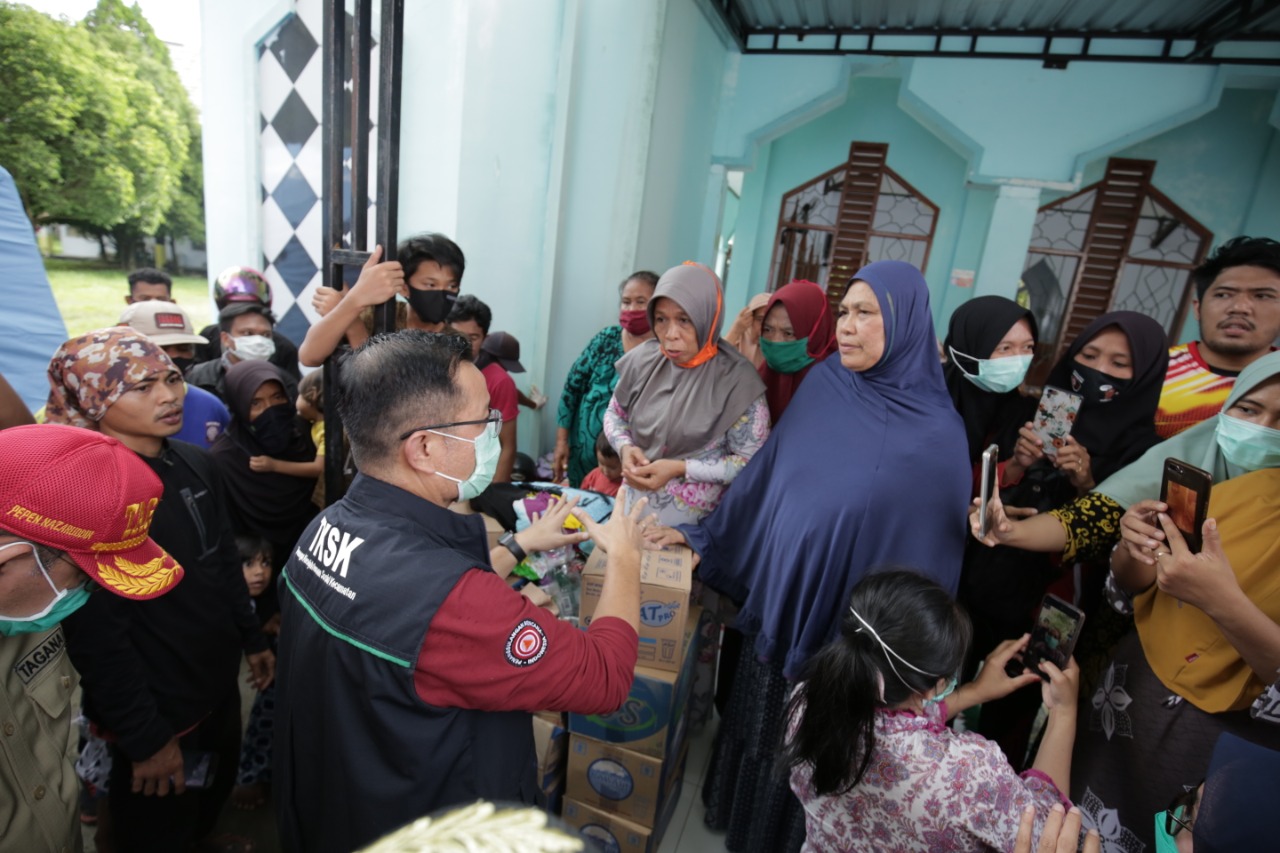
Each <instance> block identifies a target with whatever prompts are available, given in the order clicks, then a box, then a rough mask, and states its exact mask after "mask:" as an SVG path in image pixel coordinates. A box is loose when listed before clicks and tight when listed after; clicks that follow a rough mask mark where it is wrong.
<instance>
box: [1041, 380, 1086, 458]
mask: <svg viewBox="0 0 1280 853" xmlns="http://www.w3.org/2000/svg"><path fill="white" fill-rule="evenodd" d="M1083 402H1084V398H1083V397H1081V396H1080V395H1079V394H1072V393H1071V392H1070V391H1064V390H1063V389H1061V388H1055V387H1054V386H1052V385H1046V386H1044V393H1043V394H1041V395H1040V404H1039V405H1038V406H1036V414H1035V417H1034V418H1032V420H1031V431H1032V432H1034V433H1035V434H1036V436H1037V437H1038V438H1039V439H1040V440H1041V441H1043V442H1044V455H1045V456H1048V457H1049V458H1050V459H1052V458H1054V457H1056V456H1057V455H1058V450H1059V448H1061V447H1064V446H1065V445H1066V443H1067V436H1069V435H1071V428H1072V427H1073V426H1075V422H1076V415H1077V414H1079V413H1080V404H1081V403H1083Z"/></svg>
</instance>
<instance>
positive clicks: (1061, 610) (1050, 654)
mask: <svg viewBox="0 0 1280 853" xmlns="http://www.w3.org/2000/svg"><path fill="white" fill-rule="evenodd" d="M1083 626H1084V611H1083V610H1081V609H1080V608H1078V607H1075V606H1074V605H1072V604H1071V603H1070V602H1067V601H1063V600H1062V599H1061V598H1058V596H1056V595H1046V596H1045V597H1044V600H1043V601H1042V602H1041V603H1040V612H1039V613H1037V614H1036V621H1035V624H1034V625H1033V626H1032V627H1031V639H1030V640H1029V641H1028V642H1027V648H1026V651H1024V652H1023V653H1022V656H1021V659H1019V658H1016V657H1015V658H1011V659H1010V660H1009V663H1008V665H1007V666H1006V667H1005V672H1007V673H1008V674H1009V675H1010V676H1012V677H1015V678H1016V677H1017V676H1019V675H1022V673H1024V672H1026V671H1027V670H1028V669H1034V670H1036V672H1038V673H1039V674H1040V677H1041V678H1042V679H1044V680H1045V681H1048V680H1049V676H1047V675H1045V674H1044V672H1042V671H1041V670H1040V668H1039V663H1040V661H1042V660H1047V661H1052V662H1053V664H1054V666H1056V667H1058V669H1065V668H1066V666H1067V661H1068V660H1069V659H1070V658H1071V653H1072V652H1074V651H1075V649H1076V640H1078V639H1080V629H1081V628H1082V627H1083Z"/></svg>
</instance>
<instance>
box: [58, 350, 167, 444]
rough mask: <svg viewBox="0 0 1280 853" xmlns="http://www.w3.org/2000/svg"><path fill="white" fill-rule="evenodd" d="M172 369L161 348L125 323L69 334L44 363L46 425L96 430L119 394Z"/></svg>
mask: <svg viewBox="0 0 1280 853" xmlns="http://www.w3.org/2000/svg"><path fill="white" fill-rule="evenodd" d="M177 369H178V368H177V367H176V366H174V363H173V362H172V361H170V360H169V356H167V355H165V352H164V350H162V349H160V347H158V346H156V344H155V343H153V342H152V340H151V339H150V338H148V337H146V336H145V335H140V334H138V333H137V332H136V331H134V330H133V329H130V328H129V327H127V326H113V327H112V328H110V329H98V330H97V331H95V332H89V333H88V334H85V335H81V336H80V337H78V338H72V339H71V340H69V341H67V342H66V343H64V344H63V345H62V346H60V347H58V351H57V352H55V353H54V354H53V359H52V360H51V361H50V362H49V400H48V402H47V403H45V423H50V424H70V425H71V426H78V427H86V428H88V429H97V428H98V421H100V420H102V417H103V416H104V415H105V414H106V413H107V409H109V408H111V405H112V404H113V403H114V402H115V401H116V400H119V399H120V395H121V394H123V393H124V392H125V391H128V390H129V389H130V388H132V387H133V386H135V385H137V384H138V383H139V382H142V381H143V380H146V379H150V378H152V377H154V376H157V375H164V374H166V373H168V372H169V371H171V370H172V371H177Z"/></svg>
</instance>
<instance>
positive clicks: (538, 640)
mask: <svg viewBox="0 0 1280 853" xmlns="http://www.w3.org/2000/svg"><path fill="white" fill-rule="evenodd" d="M546 653H547V635H546V634H545V633H544V632H543V630H542V626H541V625H539V624H538V623H537V622H534V621H533V620H532V619H525V620H523V621H522V622H521V623H520V624H519V625H517V626H516V627H515V630H513V631H512V632H511V636H509V637H507V648H506V654H507V663H509V664H511V665H512V666H533V665H534V664H535V663H537V662H538V661H540V660H542V656H543V655H545V654H546Z"/></svg>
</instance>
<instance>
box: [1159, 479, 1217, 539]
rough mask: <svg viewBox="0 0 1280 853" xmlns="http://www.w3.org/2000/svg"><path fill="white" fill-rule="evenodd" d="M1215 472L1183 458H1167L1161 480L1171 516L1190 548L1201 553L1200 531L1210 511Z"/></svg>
mask: <svg viewBox="0 0 1280 853" xmlns="http://www.w3.org/2000/svg"><path fill="white" fill-rule="evenodd" d="M1212 488H1213V475H1212V474H1210V473H1209V472H1208V471H1205V470H1204V469H1202V468H1197V467H1196V466H1194V465H1192V464H1190V463H1189V462H1183V461H1182V460H1181V459H1173V458H1169V459H1166V460H1164V479H1163V480H1162V481H1161V483H1160V500H1161V502H1163V503H1164V504H1165V505H1166V506H1168V507H1169V510H1168V513H1169V519H1170V520H1171V521H1172V522H1173V525H1174V526H1175V527H1177V528H1178V532H1180V533H1181V534H1182V538H1183V539H1184V540H1186V543H1187V548H1188V549H1189V550H1190V551H1191V553H1193V554H1198V553H1199V552H1200V549H1201V547H1202V546H1203V543H1202V542H1201V541H1200V531H1201V530H1202V529H1203V528H1204V521H1205V518H1206V517H1207V516H1208V513H1209V491H1210V490H1211V489H1212Z"/></svg>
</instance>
